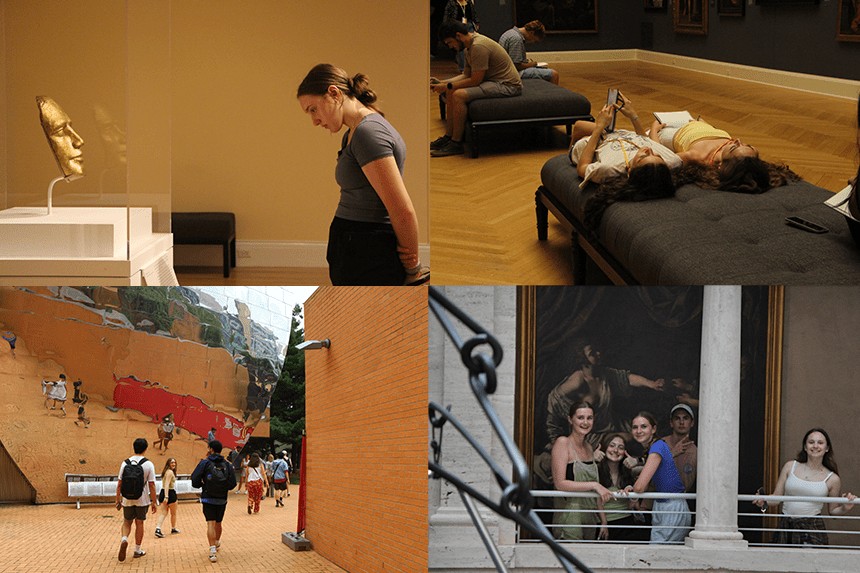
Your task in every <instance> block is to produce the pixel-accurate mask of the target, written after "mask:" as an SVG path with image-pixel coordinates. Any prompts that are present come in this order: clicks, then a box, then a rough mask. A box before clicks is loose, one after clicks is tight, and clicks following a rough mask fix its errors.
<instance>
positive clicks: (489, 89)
mask: <svg viewBox="0 0 860 573" xmlns="http://www.w3.org/2000/svg"><path fill="white" fill-rule="evenodd" d="M462 89H463V91H465V92H466V93H467V94H468V95H469V101H473V100H476V99H486V98H493V97H514V96H518V95H520V94H521V93H523V88H522V86H509V85H508V84H500V83H499V82H492V81H491V82H483V83H482V84H480V85H477V86H473V87H471V88H462Z"/></svg>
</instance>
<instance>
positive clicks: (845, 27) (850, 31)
mask: <svg viewBox="0 0 860 573" xmlns="http://www.w3.org/2000/svg"><path fill="white" fill-rule="evenodd" d="M836 39H837V40H844V41H848V42H860V0H839V28H838V29H837V31H836Z"/></svg>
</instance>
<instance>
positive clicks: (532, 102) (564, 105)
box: [439, 79, 594, 157]
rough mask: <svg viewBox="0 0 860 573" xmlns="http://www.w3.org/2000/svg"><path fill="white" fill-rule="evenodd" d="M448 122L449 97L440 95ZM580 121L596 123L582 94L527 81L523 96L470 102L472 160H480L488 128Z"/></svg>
mask: <svg viewBox="0 0 860 573" xmlns="http://www.w3.org/2000/svg"><path fill="white" fill-rule="evenodd" d="M439 111H440V113H441V115H442V119H445V95H444V94H442V95H440V96H439ZM580 119H586V120H589V121H592V120H594V117H592V115H591V102H589V101H588V99H586V97H585V96H583V95H582V94H578V93H576V92H572V91H570V90H569V89H565V88H563V87H560V86H557V85H555V84H552V83H550V82H548V81H545V80H535V79H531V80H523V93H522V94H521V95H519V96H515V97H505V98H487V99H476V100H474V101H471V102H469V115H468V119H467V121H466V127H467V132H468V134H469V143H470V144H471V148H472V157H478V137H479V133H482V132H483V131H484V130H485V129H492V128H494V127H502V126H512V125H546V126H551V125H565V126H567V134H568V135H570V128H571V126H572V125H573V124H574V123H575V122H576V121H577V120H580Z"/></svg>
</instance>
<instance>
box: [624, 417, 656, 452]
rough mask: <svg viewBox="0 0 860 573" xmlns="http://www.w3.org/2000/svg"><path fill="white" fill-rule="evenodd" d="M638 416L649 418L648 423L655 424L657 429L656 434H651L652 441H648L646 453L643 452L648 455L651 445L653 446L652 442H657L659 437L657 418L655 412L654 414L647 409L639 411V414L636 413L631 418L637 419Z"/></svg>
mask: <svg viewBox="0 0 860 573" xmlns="http://www.w3.org/2000/svg"><path fill="white" fill-rule="evenodd" d="M636 418H645V419H646V420H648V423H649V424H651V425H652V426H654V430H655V432H654V435H653V436H651V441H650V442H649V443H648V445H647V446H646V447H645V452H644V454H643V455H645V456H647V455H648V448H650V447H651V444H653V443H654V442H656V441H657V439H658V438H657V432H656V429H657V418H655V417H654V414H652V413H651V412H645V411H642V412H639V413H638V414H636V415H635V416H633V417H632V418H631V420H635V419H636Z"/></svg>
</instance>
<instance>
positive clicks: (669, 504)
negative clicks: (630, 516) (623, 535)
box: [626, 412, 692, 543]
mask: <svg viewBox="0 0 860 573" xmlns="http://www.w3.org/2000/svg"><path fill="white" fill-rule="evenodd" d="M632 433H633V439H634V440H636V441H637V442H639V443H640V444H642V447H643V449H644V451H646V452H648V457H647V458H646V460H645V465H644V467H643V468H642V472H641V473H640V474H639V477H638V478H637V479H636V483H635V484H633V485H632V486H628V487H627V488H626V489H627V491H635V492H636V493H642V492H644V491H645V490H646V489H648V484H649V482H652V483H653V484H654V489H655V491H658V492H662V493H684V484H683V482H682V481H681V476H680V475H679V474H678V468H676V467H675V461H674V460H673V459H672V451H671V450H670V448H669V445H668V444H667V443H666V442H664V441H663V440H658V439H657V421H656V420H655V419H654V416H652V415H651V414H649V413H648V412H640V413H639V414H637V415H636V417H635V418H633V428H632ZM691 522H692V518H691V516H690V508H689V506H688V505H687V500H685V499H675V498H672V499H656V500H654V507H653V514H652V520H651V524H652V526H653V527H652V529H651V543H668V542H683V541H684V538H685V537H686V536H687V533H688V532H689V531H690V530H691V527H690V524H691Z"/></svg>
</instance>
